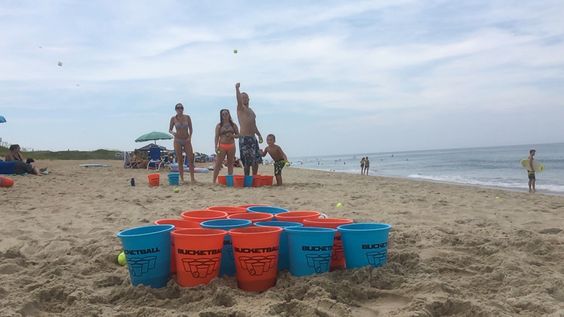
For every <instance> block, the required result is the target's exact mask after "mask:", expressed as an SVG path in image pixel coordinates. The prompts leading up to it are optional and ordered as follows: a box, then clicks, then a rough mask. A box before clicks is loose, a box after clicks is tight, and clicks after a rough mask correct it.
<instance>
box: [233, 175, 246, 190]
mask: <svg viewBox="0 0 564 317" xmlns="http://www.w3.org/2000/svg"><path fill="white" fill-rule="evenodd" d="M244 186H245V176H243V175H233V187H238V188H240V187H244Z"/></svg>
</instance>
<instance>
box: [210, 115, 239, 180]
mask: <svg viewBox="0 0 564 317" xmlns="http://www.w3.org/2000/svg"><path fill="white" fill-rule="evenodd" d="M238 137H239V128H238V127H237V125H236V124H235V123H234V122H233V120H232V119H231V114H230V113H229V110H227V109H221V110H220V111H219V123H218V124H217V125H216V126H215V150H216V153H217V157H216V158H215V167H214V169H213V182H214V183H215V181H216V179H217V175H218V174H219V170H220V169H221V165H222V163H223V160H224V159H225V156H226V155H227V174H228V175H233V162H234V161H235V138H238Z"/></svg>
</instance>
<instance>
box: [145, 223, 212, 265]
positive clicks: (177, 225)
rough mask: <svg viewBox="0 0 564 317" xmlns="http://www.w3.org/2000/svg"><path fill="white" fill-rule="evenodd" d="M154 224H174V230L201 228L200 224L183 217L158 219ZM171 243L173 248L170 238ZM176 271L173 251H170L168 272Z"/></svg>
mask: <svg viewBox="0 0 564 317" xmlns="http://www.w3.org/2000/svg"><path fill="white" fill-rule="evenodd" d="M155 224H156V225H174V230H176V229H187V228H192V229H193V228H201V227H200V224H199V223H197V222H193V221H188V220H184V219H159V220H155ZM170 241H171V243H172V246H171V250H174V241H173V240H172V239H171V240H170ZM174 272H176V261H175V259H174V252H172V251H171V252H170V273H174Z"/></svg>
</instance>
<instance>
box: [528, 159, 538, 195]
mask: <svg viewBox="0 0 564 317" xmlns="http://www.w3.org/2000/svg"><path fill="white" fill-rule="evenodd" d="M536 152H537V151H536V150H534V149H531V150H530V151H529V168H528V169H527V173H528V174H529V193H534V192H536V189H535V182H536V177H535V167H534V166H535V165H534V164H533V162H534V159H535V153H536Z"/></svg>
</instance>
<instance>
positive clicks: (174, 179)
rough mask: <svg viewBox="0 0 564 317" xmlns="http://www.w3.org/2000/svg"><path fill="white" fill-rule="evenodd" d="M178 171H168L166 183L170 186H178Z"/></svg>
mask: <svg viewBox="0 0 564 317" xmlns="http://www.w3.org/2000/svg"><path fill="white" fill-rule="evenodd" d="M179 181H180V173H175V172H172V173H168V184H169V185H171V186H178V184H179V183H180V182H179Z"/></svg>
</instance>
